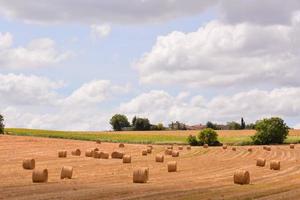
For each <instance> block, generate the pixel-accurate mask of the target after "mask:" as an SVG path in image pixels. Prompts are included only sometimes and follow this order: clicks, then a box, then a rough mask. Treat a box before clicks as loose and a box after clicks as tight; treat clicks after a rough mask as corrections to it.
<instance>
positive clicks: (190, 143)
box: [187, 135, 199, 146]
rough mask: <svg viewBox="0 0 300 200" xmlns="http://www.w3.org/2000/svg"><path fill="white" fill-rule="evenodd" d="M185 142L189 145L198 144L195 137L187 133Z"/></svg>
mask: <svg viewBox="0 0 300 200" xmlns="http://www.w3.org/2000/svg"><path fill="white" fill-rule="evenodd" d="M187 142H188V143H189V145H191V146H197V145H198V144H199V142H198V140H197V137H196V136H194V135H189V136H188V138H187Z"/></svg>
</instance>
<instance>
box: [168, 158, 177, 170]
mask: <svg viewBox="0 0 300 200" xmlns="http://www.w3.org/2000/svg"><path fill="white" fill-rule="evenodd" d="M176 171H177V162H176V161H170V162H168V172H176Z"/></svg>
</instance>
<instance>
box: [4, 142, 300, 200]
mask: <svg viewBox="0 0 300 200" xmlns="http://www.w3.org/2000/svg"><path fill="white" fill-rule="evenodd" d="M92 147H98V148H99V149H101V150H105V151H108V152H112V151H113V150H114V149H118V147H117V144H111V143H102V144H96V143H94V142H86V141H74V140H61V139H47V138H34V137H20V136H1V137H0V152H1V153H0V161H1V164H0V199H66V200H67V199H68V200H70V199H75V200H76V199H78V200H79V199H80V200H88V199H280V198H282V197H285V199H295V198H296V197H298V196H299V195H300V190H299V186H300V162H299V159H300V146H296V148H295V149H294V150H291V149H289V147H288V146H272V151H270V152H267V151H264V150H262V148H261V147H258V146H256V147H253V148H254V150H253V152H252V153H251V152H248V151H247V147H237V151H235V152H234V151H232V150H231V149H230V148H229V149H227V150H223V149H222V148H220V147H214V148H209V149H203V148H201V147H193V148H192V150H191V151H188V150H183V151H181V152H180V157H178V158H172V157H169V156H165V162H164V163H156V162H154V159H155V155H156V154H157V153H161V152H163V151H164V146H154V152H153V153H152V154H151V155H148V156H142V155H141V150H142V149H143V148H144V147H145V146H144V145H129V144H126V146H125V148H124V151H125V152H126V153H129V154H131V155H132V163H131V164H123V163H122V160H118V159H109V160H102V159H94V158H87V157H84V155H82V156H80V157H74V156H71V155H70V152H71V151H72V150H74V149H75V148H80V149H81V150H82V151H83V153H84V152H85V150H86V149H89V148H92ZM63 149H65V150H68V153H69V154H68V157H67V158H58V157H57V151H58V150H63ZM257 157H264V158H266V159H267V166H266V167H264V168H259V167H256V166H255V162H256V161H255V159H256V158H257ZM24 158H35V159H36V166H37V168H43V167H46V168H48V170H49V182H48V183H45V184H33V183H32V181H31V173H32V172H31V171H28V170H23V169H22V161H23V159H24ZM271 159H279V160H281V170H280V171H271V170H269V161H270V160H271ZM170 160H176V161H177V162H178V169H179V171H178V172H175V173H168V172H167V168H166V162H167V161H170ZM64 165H70V166H73V167H74V178H73V179H71V180H60V170H61V167H62V166H64ZM139 166H141V167H149V170H150V180H149V182H148V183H147V184H133V183H132V170H133V168H135V167H139ZM239 168H243V169H246V170H249V172H250V175H251V184H250V185H245V186H240V185H234V184H233V181H232V179H233V178H232V177H233V173H234V171H235V170H236V169H239Z"/></svg>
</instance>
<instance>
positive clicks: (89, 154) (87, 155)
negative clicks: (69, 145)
mask: <svg viewBox="0 0 300 200" xmlns="http://www.w3.org/2000/svg"><path fill="white" fill-rule="evenodd" d="M93 155H94V151H93V150H91V149H90V150H87V151H86V152H85V156H86V157H93Z"/></svg>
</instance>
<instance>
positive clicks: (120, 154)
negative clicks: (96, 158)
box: [111, 151, 124, 159]
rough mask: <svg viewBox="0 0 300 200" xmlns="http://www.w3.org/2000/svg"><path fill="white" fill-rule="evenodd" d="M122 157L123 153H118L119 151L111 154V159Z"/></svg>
mask: <svg viewBox="0 0 300 200" xmlns="http://www.w3.org/2000/svg"><path fill="white" fill-rule="evenodd" d="M123 156H124V153H123V152H120V151H114V152H112V153H111V158H116V159H122V158H123Z"/></svg>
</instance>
